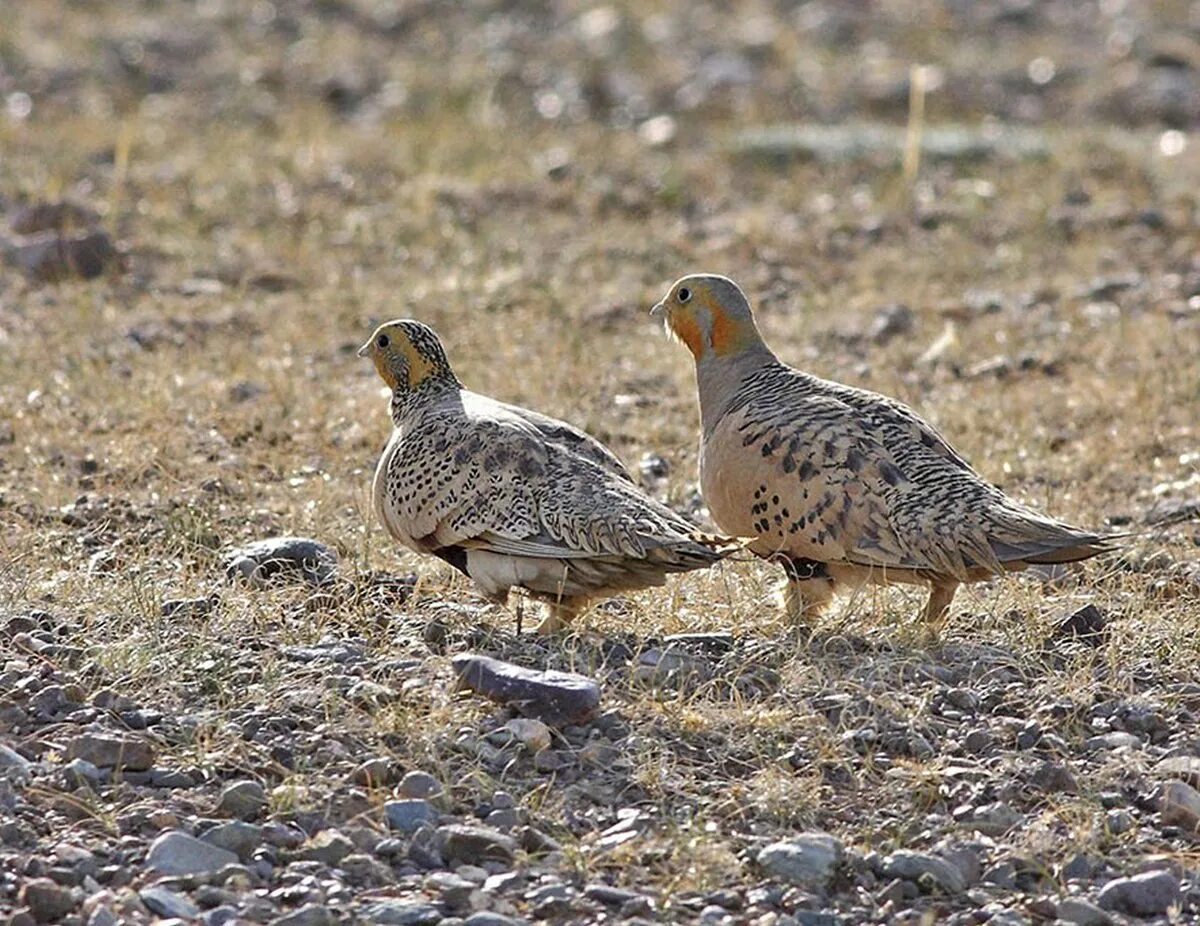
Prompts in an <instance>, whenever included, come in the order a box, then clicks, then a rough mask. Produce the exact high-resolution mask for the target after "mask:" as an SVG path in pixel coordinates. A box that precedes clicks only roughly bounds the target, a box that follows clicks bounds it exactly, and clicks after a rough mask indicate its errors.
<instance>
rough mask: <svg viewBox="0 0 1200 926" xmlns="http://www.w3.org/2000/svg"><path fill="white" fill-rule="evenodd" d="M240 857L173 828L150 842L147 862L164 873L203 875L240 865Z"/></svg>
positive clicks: (152, 867)
mask: <svg viewBox="0 0 1200 926" xmlns="http://www.w3.org/2000/svg"><path fill="white" fill-rule="evenodd" d="M237 861H238V857H237V856H236V855H234V854H233V853H232V852H230V851H228V850H227V849H221V848H218V847H217V846H214V845H210V844H209V843H207V842H202V841H201V840H199V839H197V838H195V837H194V836H189V835H188V834H187V833H185V832H183V831H182V830H169V831H167V832H165V833H163V834H162V835H161V836H159V837H158V838H157V839H156V840H154V842H153V843H151V844H150V851H149V853H148V854H147V855H146V865H147V866H148V867H149V868H151V869H153V870H154V871H157V872H159V873H160V874H164V875H202V874H209V873H211V872H214V871H220V870H221V869H222V868H224V867H225V866H226V865H236V864H237Z"/></svg>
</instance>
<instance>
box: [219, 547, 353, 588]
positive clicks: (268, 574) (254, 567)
mask: <svg viewBox="0 0 1200 926" xmlns="http://www.w3.org/2000/svg"><path fill="white" fill-rule="evenodd" d="M337 565H338V554H337V551H336V550H334V549H333V548H332V547H328V546H326V545H325V544H323V543H321V542H320V541H318V540H311V539H309V538H308V537H272V538H269V539H267V540H258V541H255V542H254V543H248V544H246V545H245V546H242V547H238V548H236V549H234V550H230V551H229V552H228V553H227V554H226V555H225V575H226V577H227V578H230V579H235V578H238V577H239V576H240V577H241V578H243V579H245V580H246V581H248V582H249V583H250V584H252V585H255V586H259V587H261V586H263V585H265V584H266V583H267V582H268V581H270V580H271V579H273V578H275V577H276V576H283V575H292V576H298V577H300V578H302V579H303V580H304V581H305V582H308V583H309V584H311V585H318V586H320V585H326V584H328V583H329V582H330V581H332V579H333V577H334V575H335V573H336V571H337Z"/></svg>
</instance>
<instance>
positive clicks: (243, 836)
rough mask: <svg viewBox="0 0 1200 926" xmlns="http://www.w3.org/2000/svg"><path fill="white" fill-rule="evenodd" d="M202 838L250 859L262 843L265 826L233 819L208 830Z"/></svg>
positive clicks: (239, 856)
mask: <svg viewBox="0 0 1200 926" xmlns="http://www.w3.org/2000/svg"><path fill="white" fill-rule="evenodd" d="M200 839H201V840H202V841H203V842H207V843H208V844H209V845H213V846H216V847H217V848H219V849H225V850H226V851H228V852H233V853H234V854H235V855H237V857H238V858H240V859H243V860H245V859H249V858H250V856H251V855H252V854H253V853H254V850H255V849H257V848H258V847H259V846H260V845H262V841H263V828H262V827H261V826H257V825H256V824H254V823H246V822H245V821H243V820H232V821H230V822H229V823H222V824H220V825H218V826H214V827H213V828H212V829H210V830H206V831H205V832H204V833H203V834H202V835H201V836H200Z"/></svg>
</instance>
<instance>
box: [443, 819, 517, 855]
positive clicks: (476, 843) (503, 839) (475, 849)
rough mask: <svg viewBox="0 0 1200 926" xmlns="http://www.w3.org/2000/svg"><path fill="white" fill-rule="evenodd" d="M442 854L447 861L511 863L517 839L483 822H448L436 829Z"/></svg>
mask: <svg viewBox="0 0 1200 926" xmlns="http://www.w3.org/2000/svg"><path fill="white" fill-rule="evenodd" d="M438 839H439V842H440V844H441V851H442V855H443V856H444V857H445V858H446V860H447V861H449V862H452V863H453V862H469V863H478V862H480V861H484V860H488V861H496V862H503V863H506V864H507V863H511V862H512V860H513V856H514V854H515V853H516V849H517V843H516V840H514V839H513V838H512V837H511V836H506V835H505V834H504V833H501V832H499V831H498V830H494V829H491V828H490V827H486V826H469V825H466V824H451V825H449V826H443V827H441V828H440V829H439V830H438Z"/></svg>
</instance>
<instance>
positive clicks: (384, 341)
mask: <svg viewBox="0 0 1200 926" xmlns="http://www.w3.org/2000/svg"><path fill="white" fill-rule="evenodd" d="M375 343H376V344H378V345H379V346H380V347H387V346H388V336H387V335H386V334H381V335H380V336H379V337H377V338H376V339H375Z"/></svg>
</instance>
